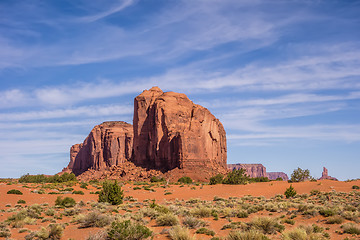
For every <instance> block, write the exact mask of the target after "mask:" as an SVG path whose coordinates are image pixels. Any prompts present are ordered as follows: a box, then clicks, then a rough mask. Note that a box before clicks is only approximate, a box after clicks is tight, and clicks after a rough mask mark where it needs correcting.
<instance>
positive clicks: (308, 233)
mask: <svg viewBox="0 0 360 240" xmlns="http://www.w3.org/2000/svg"><path fill="white" fill-rule="evenodd" d="M322 231H323V229H322V228H319V227H317V226H316V225H315V226H314V225H313V226H299V227H297V228H294V229H291V230H288V231H286V232H284V233H283V235H282V239H283V240H309V239H310V240H311V239H317V240H325V239H327V238H328V234H327V233H322Z"/></svg>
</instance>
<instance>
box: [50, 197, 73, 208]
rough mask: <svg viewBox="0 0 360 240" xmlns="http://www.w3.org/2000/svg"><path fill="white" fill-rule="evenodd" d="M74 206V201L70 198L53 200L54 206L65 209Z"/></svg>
mask: <svg viewBox="0 0 360 240" xmlns="http://www.w3.org/2000/svg"><path fill="white" fill-rule="evenodd" d="M75 204H76V202H75V200H74V199H73V198H71V197H65V198H62V197H57V199H56V200H55V205H57V206H60V207H65V208H69V207H73V206H75Z"/></svg>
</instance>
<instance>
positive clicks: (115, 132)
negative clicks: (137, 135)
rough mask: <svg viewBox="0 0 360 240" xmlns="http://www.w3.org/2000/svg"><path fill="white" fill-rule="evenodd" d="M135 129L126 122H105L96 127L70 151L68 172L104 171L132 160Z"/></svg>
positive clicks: (76, 173)
mask: <svg viewBox="0 0 360 240" xmlns="http://www.w3.org/2000/svg"><path fill="white" fill-rule="evenodd" d="M132 144H133V128H132V125H131V124H128V123H126V122H120V121H114V122H104V123H102V124H100V125H97V126H95V127H94V128H93V129H92V130H91V132H90V134H89V135H88V137H87V138H86V139H85V141H84V142H83V143H82V144H75V145H73V146H72V147H71V149H70V163H69V165H68V167H67V170H70V171H71V172H73V173H75V175H79V174H81V173H83V172H85V171H87V170H89V169H92V170H96V171H102V170H105V169H107V168H109V167H112V166H116V165H119V164H121V163H123V162H125V161H129V160H131V156H132Z"/></svg>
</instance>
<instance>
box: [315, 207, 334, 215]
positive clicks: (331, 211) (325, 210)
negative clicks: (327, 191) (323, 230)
mask: <svg viewBox="0 0 360 240" xmlns="http://www.w3.org/2000/svg"><path fill="white" fill-rule="evenodd" d="M319 213H320V215H322V216H324V217H330V216H334V215H335V214H336V211H335V210H334V209H331V208H323V209H320V210H319Z"/></svg>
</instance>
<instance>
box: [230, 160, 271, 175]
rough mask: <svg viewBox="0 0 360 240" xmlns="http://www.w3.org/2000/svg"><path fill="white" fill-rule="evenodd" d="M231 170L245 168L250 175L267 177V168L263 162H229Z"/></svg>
mask: <svg viewBox="0 0 360 240" xmlns="http://www.w3.org/2000/svg"><path fill="white" fill-rule="evenodd" d="M227 166H228V168H229V169H230V170H234V169H242V168H243V169H245V171H246V174H247V175H248V176H249V177H252V178H255V177H266V176H267V175H266V168H265V167H264V166H263V165H262V164H246V163H244V164H242V163H236V164H228V165H227Z"/></svg>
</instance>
